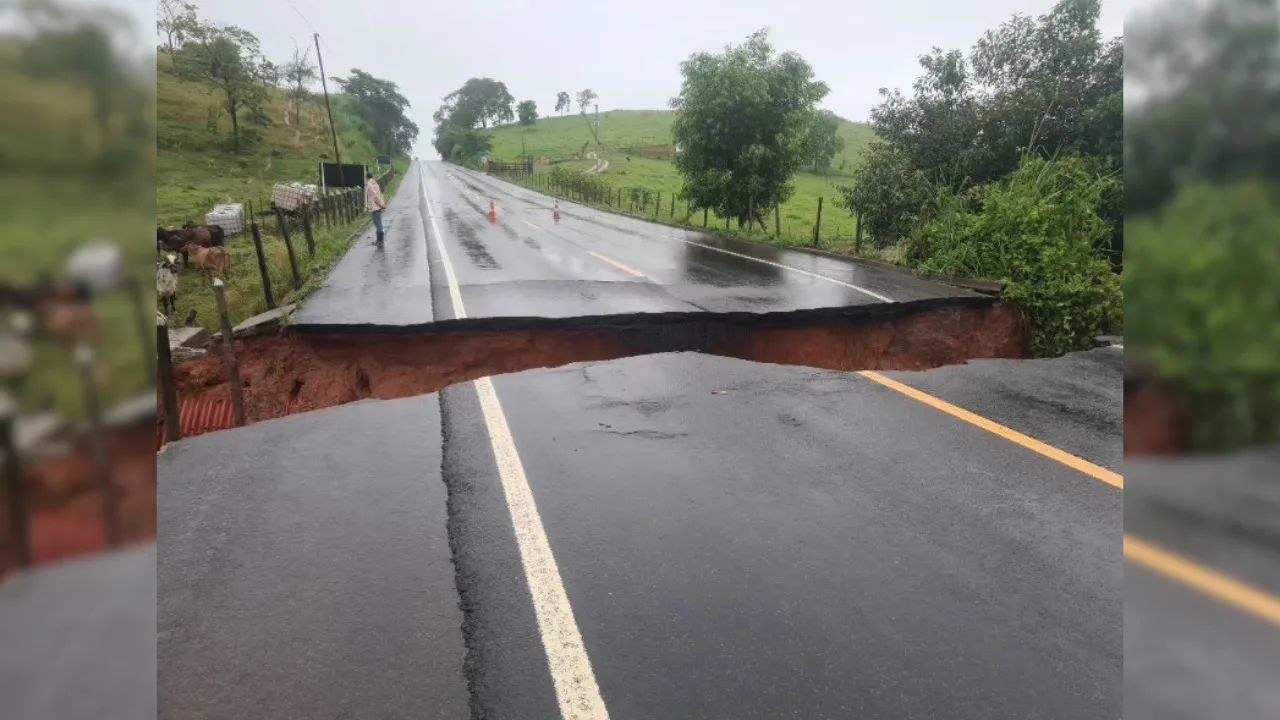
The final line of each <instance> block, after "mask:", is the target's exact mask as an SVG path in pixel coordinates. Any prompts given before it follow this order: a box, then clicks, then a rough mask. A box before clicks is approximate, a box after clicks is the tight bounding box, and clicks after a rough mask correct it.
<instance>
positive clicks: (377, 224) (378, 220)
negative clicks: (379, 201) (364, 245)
mask: <svg viewBox="0 0 1280 720" xmlns="http://www.w3.org/2000/svg"><path fill="white" fill-rule="evenodd" d="M373 228H374V229H375V230H377V231H378V234H379V235H381V234H382V211H381V210H374V211H373Z"/></svg>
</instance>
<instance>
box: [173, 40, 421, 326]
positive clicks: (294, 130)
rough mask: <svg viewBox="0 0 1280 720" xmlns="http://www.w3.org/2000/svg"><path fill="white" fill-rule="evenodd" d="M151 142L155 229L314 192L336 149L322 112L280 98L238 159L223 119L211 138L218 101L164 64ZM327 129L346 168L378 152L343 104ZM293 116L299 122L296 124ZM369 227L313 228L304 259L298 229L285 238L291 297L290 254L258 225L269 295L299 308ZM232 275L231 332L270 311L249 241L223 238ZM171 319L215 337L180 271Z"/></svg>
mask: <svg viewBox="0 0 1280 720" xmlns="http://www.w3.org/2000/svg"><path fill="white" fill-rule="evenodd" d="M156 89H157V108H156V137H157V145H158V146H159V150H158V158H157V168H156V221H157V223H158V224H161V225H181V224H182V223H183V222H185V221H187V220H194V221H195V222H197V223H201V222H204V216H205V214H206V213H207V212H209V210H211V209H212V208H213V206H214V205H217V204H221V203H236V202H238V203H242V204H244V205H245V207H246V212H247V211H248V207H249V204H250V203H252V205H253V208H254V210H255V211H258V210H260V209H262V208H264V207H269V202H270V199H271V188H272V186H273V185H275V184H276V183H285V182H305V183H313V184H315V183H317V182H318V172H319V163H321V162H331V161H332V159H333V144H332V140H331V136H330V134H329V126H328V121H327V118H326V116H325V111H324V105H323V103H322V102H318V101H315V100H312V101H304V103H303V105H302V110H301V112H300V113H295V112H294V111H293V109H292V107H291V105H290V103H289V102H288V101H287V99H286V98H285V97H284V95H283V94H282V93H278V92H273V93H272V94H271V96H270V98H269V100H268V102H267V104H266V108H265V109H266V114H267V116H268V117H269V118H271V124H270V125H268V126H267V127H265V128H260V129H257V131H258V132H260V133H261V138H260V140H259V141H258V142H256V143H254V144H253V145H252V146H251V147H250V148H248V149H243V148H242V151H241V153H240V154H238V155H237V154H233V153H231V152H230V151H229V150H228V148H227V141H226V135H227V134H228V132H229V130H230V122H229V120H227V119H226V118H223V119H222V120H221V121H220V123H219V125H218V127H217V131H216V132H212V131H210V129H209V128H208V126H207V122H206V118H207V117H208V116H207V112H208V107H209V105H210V104H211V103H214V102H216V101H217V96H216V95H210V94H209V92H208V88H207V87H205V86H203V85H200V84H198V83H191V82H183V81H181V80H179V79H178V78H177V77H175V76H174V75H173V73H172V72H170V71H169V69H168V62H167V59H166V58H165V57H164V56H161V59H160V61H159V62H158V68H157V88H156ZM331 97H332V100H333V114H334V123H335V125H336V126H337V128H338V136H339V149H340V150H341V152H342V160H343V162H354V163H366V164H372V162H373V160H374V158H375V156H376V153H375V151H374V149H373V145H372V143H371V141H370V139H369V138H370V134H369V131H368V128H367V126H365V124H364V122H363V120H361V119H360V117H359V114H358V112H357V111H356V109H355V108H354V106H353V104H352V101H351V99H350V98H348V97H346V96H343V95H334V96H331ZM299 117H300V122H299ZM408 166H409V159H408V158H407V157H400V158H395V159H394V162H393V167H394V168H395V170H396V176H395V179H394V180H393V181H392V184H391V186H389V187H388V188H387V190H388V194H387V195H388V197H390V195H391V193H394V192H395V190H396V188H397V187H398V185H399V180H400V178H401V177H402V176H403V174H404V172H405V171H406V170H407V169H408ZM367 222H368V215H367V214H364V213H360V214H359V216H358V217H357V219H356V220H355V221H354V222H351V223H345V224H335V225H334V226H333V227H326V226H325V225H324V224H323V223H318V224H316V225H315V226H314V228H313V231H314V238H315V243H316V252H315V254H314V256H313V255H311V254H309V253H308V251H307V247H306V242H305V240H304V239H303V236H302V232H301V230H296V229H295V230H293V231H292V232H291V237H292V240H293V245H294V252H295V256H296V258H297V260H298V266H299V267H298V269H299V272H300V274H301V275H302V276H303V277H304V279H305V282H304V285H303V287H302V289H301V291H300V292H299V291H295V290H294V289H293V281H292V272H291V271H290V268H289V259H288V250H287V248H286V246H285V243H284V240H283V238H282V237H281V236H280V234H279V232H278V231H277V229H276V223H275V221H274V220H273V219H271V218H261V217H260V218H259V225H260V227H261V228H262V231H263V245H264V254H265V255H266V257H267V264H268V269H269V273H270V276H271V287H272V292H273V295H274V296H275V300H276V301H277V303H278V304H279V305H284V304H285V303H287V302H294V301H296V300H298V299H300V298H301V297H302V296H303V295H304V294H305V293H306V292H307V291H309V290H310V289H312V288H314V287H316V286H317V285H318V283H319V282H320V281H322V280H323V277H324V273H325V272H327V270H328V269H329V268H330V267H331V266H332V265H333V263H334V262H335V261H336V260H337V259H338V258H339V257H341V255H342V253H343V252H344V251H345V250H346V248H347V245H348V241H349V240H350V239H351V236H352V234H353V233H355V232H356V231H358V230H359V229H360V228H362V227H363V226H364V225H365V224H366V223H367ZM227 245H228V248H229V249H230V251H231V271H230V273H229V274H228V277H227V301H228V303H227V304H228V306H229V309H230V313H231V321H232V322H233V323H238V322H240V321H241V320H244V319H246V318H249V317H252V316H253V315H256V314H258V313H260V312H264V311H265V310H266V309H267V304H266V297H265V295H264V294H263V291H262V280H261V277H260V274H259V272H258V265H257V258H256V257H255V252H254V248H253V241H252V238H251V236H250V235H248V234H247V233H246V234H243V235H238V236H235V237H231V238H228V241H227ZM179 283H180V284H179V289H178V310H177V313H176V319H177V320H178V321H179V322H181V321H182V320H184V319H185V318H186V317H187V315H188V313H190V311H191V310H195V311H196V322H197V323H198V324H199V325H201V326H203V327H206V328H211V329H215V330H216V328H217V323H218V321H217V311H216V305H215V303H214V299H213V293H212V291H211V289H210V288H209V286H208V282H207V280H206V279H205V278H204V277H202V276H201V275H200V274H198V273H196V272H195V271H194V270H190V271H187V272H184V273H183V274H182V276H181V278H180V281H179Z"/></svg>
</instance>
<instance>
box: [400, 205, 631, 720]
mask: <svg viewBox="0 0 1280 720" xmlns="http://www.w3.org/2000/svg"><path fill="white" fill-rule="evenodd" d="M422 199H423V201H424V202H426V204H427V212H429V213H431V214H432V215H434V214H435V213H434V212H432V210H431V201H430V200H429V199H427V192H426V188H425V187H424V188H423V190H422ZM431 230H432V232H433V233H434V234H435V236H436V247H437V248H439V250H440V260H441V262H442V263H443V264H444V272H445V278H446V279H447V280H448V282H449V299H450V300H451V301H452V302H453V315H454V317H456V318H458V319H462V318H465V317H466V316H467V311H466V309H465V308H464V307H463V305H462V295H461V293H460V291H459V290H458V280H457V277H456V276H455V275H454V272H453V265H452V263H450V262H449V253H448V252H447V251H446V250H445V247H444V241H443V240H442V239H441V236H440V229H439V228H438V227H437V226H436V223H435V220H434V219H433V220H432V221H431ZM474 384H475V388H476V395H477V396H479V398H480V409H481V412H482V413H483V414H484V422H485V426H486V427H487V428H488V430H489V443H490V445H492V447H493V457H494V460H496V461H497V465H498V475H499V477H500V478H501V479H502V490H503V493H504V494H505V496H506V499H507V510H508V511H509V512H510V513H511V524H512V526H513V527H514V528H515V533H516V544H517V545H518V546H519V547H520V560H521V562H522V563H523V564H524V576H525V580H526V581H527V582H528V584H529V592H530V594H531V595H532V596H533V610H534V614H535V615H536V616H537V618H538V631H539V632H540V633H541V635H542V649H543V651H544V652H546V654H547V665H548V666H549V667H550V670H551V680H552V682H553V684H554V685H555V690H556V700H557V702H558V703H559V705H560V716H561V717H562V718H564V720H608V718H609V711H608V710H607V709H606V708H605V706H604V698H603V697H602V696H601V695H600V686H599V685H597V684H596V676H595V672H594V671H593V670H592V669H591V659H590V658H589V657H587V648H586V645H584V644H583V642H582V633H581V632H579V630H578V623H577V621H576V620H574V617H573V607H572V606H570V605H569V595H568V593H566V592H565V589H564V582H563V581H562V580H561V578H560V568H559V566H557V565H556V558H555V555H553V554H552V552H551V542H550V541H549V540H548V539H547V531H546V529H545V528H544V527H543V525H542V518H541V517H540V516H539V515H538V506H537V504H536V503H535V502H534V500H533V490H532V489H530V487H529V479H528V478H527V477H526V476H525V473H524V464H523V463H521V462H520V453H519V452H517V451H516V441H515V438H514V437H512V435H511V428H510V427H509V426H508V425H507V416H506V414H505V413H504V412H503V411H502V403H501V402H499V401H498V392H497V390H496V389H495V388H494V387H493V380H492V379H490V378H487V377H483V378H480V379H479V380H476V381H475V383H474Z"/></svg>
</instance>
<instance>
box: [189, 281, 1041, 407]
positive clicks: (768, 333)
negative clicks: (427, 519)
mask: <svg viewBox="0 0 1280 720" xmlns="http://www.w3.org/2000/svg"><path fill="white" fill-rule="evenodd" d="M517 322H520V321H518V320H513V321H510V322H506V321H497V320H495V321H488V322H487V325H488V326H490V327H488V328H485V329H468V328H466V327H461V326H459V325H458V324H457V323H456V321H455V324H454V325H453V326H452V328H456V329H450V325H449V324H448V323H442V324H438V325H437V326H435V327H429V328H426V329H423V330H421V331H418V332H407V331H405V330H404V329H395V330H393V329H387V330H386V331H385V332H379V331H377V329H368V328H362V329H361V331H360V332H350V333H338V332H333V333H324V334H320V333H312V332H306V333H304V332H298V331H296V330H295V331H293V332H289V333H286V334H282V335H279V336H274V337H262V338H254V339H249V340H245V341H243V342H241V343H238V344H237V355H238V357H239V362H240V376H241V378H242V379H243V381H244V383H245V385H246V388H245V393H244V394H245V404H246V414H247V416H248V421H249V422H257V421H261V420H268V419H272V418H277V417H281V416H283V415H287V414H295V413H298V412H306V411H310V410H319V409H321V408H326V407H332V406H334V405H342V404H344V403H349V402H354V401H356V400H361V399H365V398H377V399H394V398H403V397H411V396H414V395H421V394H425V393H431V392H436V391H439V390H441V389H442V388H445V387H447V386H449V385H452V384H455V383H460V382H466V381H469V380H475V379H477V378H481V377H486V376H491V375H501V374H504V373H512V372H520V371H522V370H530V369H534V368H550V367H559V366H562V365H569V364H572V363H579V362H598V361H603V360H616V359H620V358H626V357H634V356H638V355H650V354H657V353H667V352H702V353H706V354H710V355H719V356H722V357H732V358H738V359H741V360H749V361H753V362H765V363H775V364H784V365H802V366H808V367H814V368H822V369H829V370H845V371H857V370H926V369H929V368H935V367H940V366H943V365H951V364H956V363H962V362H965V361H966V360H970V359H977V358H1022V357H1026V353H1027V342H1026V333H1025V328H1024V325H1023V323H1022V321H1021V318H1020V316H1019V314H1018V312H1017V310H1016V309H1015V308H1013V307H1012V306H1010V305H1004V304H1000V303H991V302H973V301H969V302H962V301H956V300H945V301H938V300H930V301H920V302H917V303H899V304H895V305H865V306H858V307H852V308H840V309H833V310H830V311H802V312H796V313H773V314H759V315H750V314H746V313H738V314H732V315H729V314H716V313H690V314H684V313H670V314H638V315H627V316H607V317H597V318H569V319H565V320H562V321H560V320H554V321H552V320H541V321H538V323H537V324H538V327H536V328H533V329H529V328H528V327H526V328H525V329H518V328H512V329H502V326H503V325H508V326H510V325H512V324H514V323H517ZM175 375H176V379H177V385H178V390H179V393H180V394H181V395H182V396H183V397H208V398H213V399H227V398H229V397H230V392H229V389H228V385H227V369H226V363H225V360H224V359H223V355H222V353H221V352H209V353H206V354H205V355H204V356H202V357H200V358H198V359H195V360H191V361H188V362H186V363H184V364H182V365H181V366H179V367H178V368H176V371H175Z"/></svg>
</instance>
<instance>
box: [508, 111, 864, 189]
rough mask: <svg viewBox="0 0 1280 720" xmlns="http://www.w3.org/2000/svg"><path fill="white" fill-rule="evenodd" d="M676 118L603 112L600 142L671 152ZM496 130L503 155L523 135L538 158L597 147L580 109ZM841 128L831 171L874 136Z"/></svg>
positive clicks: (845, 167)
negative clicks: (839, 147) (839, 148)
mask: <svg viewBox="0 0 1280 720" xmlns="http://www.w3.org/2000/svg"><path fill="white" fill-rule="evenodd" d="M674 119H675V113H674V112H672V111H670V110H613V111H610V112H605V113H600V142H601V143H602V144H603V145H604V148H605V151H606V157H609V158H610V159H611V160H612V158H613V157H614V156H615V155H618V154H619V153H620V152H622V153H625V152H626V151H631V154H632V156H633V158H634V156H635V155H669V154H670V145H671V122H672V120H674ZM492 133H493V156H494V158H495V159H498V160H503V159H512V160H514V159H516V158H518V157H520V156H521V152H522V150H521V143H522V141H523V152H524V154H526V155H533V156H534V157H535V158H544V157H545V158H549V159H552V160H556V159H565V158H571V157H572V156H573V155H574V153H581V152H582V151H583V146H584V145H585V146H586V149H587V150H595V140H594V139H593V137H592V134H591V128H590V127H589V125H588V124H587V121H586V120H584V119H583V117H582V116H581V115H578V114H572V115H566V116H564V117H545V118H541V119H539V120H538V121H537V122H536V123H534V125H533V126H532V127H526V126H524V125H519V124H513V125H507V126H504V127H500V128H496V129H494V130H493V131H492ZM839 134H840V137H841V138H843V139H844V151H843V152H841V153H840V154H839V155H838V156H836V158H835V160H834V161H833V162H832V163H831V170H832V172H831V174H832V175H840V174H844V173H848V172H850V171H852V169H853V164H854V161H856V160H857V159H858V157H859V156H860V155H861V154H862V152H863V151H864V150H865V149H866V147H867V145H868V144H869V143H870V142H871V141H872V140H873V139H874V138H875V132H874V131H873V130H872V129H871V126H870V125H866V124H865V123H854V122H849V121H847V120H841V122H840V130H839Z"/></svg>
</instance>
